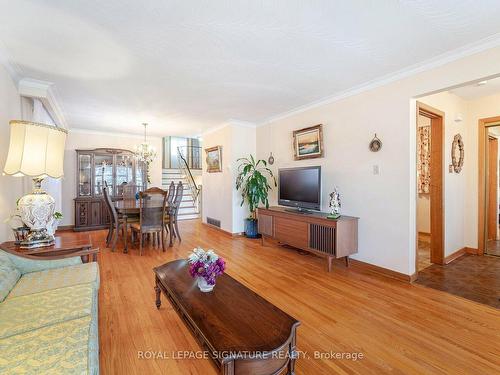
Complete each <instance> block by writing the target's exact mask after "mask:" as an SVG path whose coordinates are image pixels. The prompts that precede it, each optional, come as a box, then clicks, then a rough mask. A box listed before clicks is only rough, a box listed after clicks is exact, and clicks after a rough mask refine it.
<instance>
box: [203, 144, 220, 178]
mask: <svg viewBox="0 0 500 375" xmlns="http://www.w3.org/2000/svg"><path fill="white" fill-rule="evenodd" d="M205 152H206V153H207V172H208V173H214V172H222V146H214V147H210V148H206V149H205Z"/></svg>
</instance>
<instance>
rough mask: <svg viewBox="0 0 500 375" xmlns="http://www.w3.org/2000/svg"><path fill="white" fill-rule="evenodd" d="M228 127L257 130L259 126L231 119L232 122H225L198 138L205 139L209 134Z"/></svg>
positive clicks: (209, 129)
mask: <svg viewBox="0 0 500 375" xmlns="http://www.w3.org/2000/svg"><path fill="white" fill-rule="evenodd" d="M226 126H241V127H243V128H254V129H255V128H256V127H257V124H256V123H254V122H250V121H241V120H235V119H230V120H227V121H224V122H223V123H222V124H220V125H216V126H212V127H211V128H208V129H207V130H205V131H204V132H203V133H201V134H200V135H199V136H198V137H203V136H205V135H207V134H210V133H213V132H215V131H217V130H220V129H223V128H225V127H226Z"/></svg>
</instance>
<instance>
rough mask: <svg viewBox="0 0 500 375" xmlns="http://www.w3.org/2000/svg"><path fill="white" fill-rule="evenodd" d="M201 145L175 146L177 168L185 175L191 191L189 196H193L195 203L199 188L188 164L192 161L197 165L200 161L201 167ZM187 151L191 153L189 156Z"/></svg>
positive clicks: (194, 202)
mask: <svg viewBox="0 0 500 375" xmlns="http://www.w3.org/2000/svg"><path fill="white" fill-rule="evenodd" d="M200 150H201V147H193V146H182V147H177V161H178V164H179V169H180V171H181V174H182V175H184V176H185V180H186V181H187V185H188V189H189V191H190V192H191V196H192V198H193V204H196V201H197V199H198V197H199V195H200V191H201V188H200V187H199V186H198V185H197V184H196V181H195V179H194V177H193V174H192V173H191V168H190V167H189V164H191V165H193V164H194V163H193V161H194V162H195V163H196V164H195V165H198V163H200V167H201V159H200V158H199V156H200V152H199V151H200ZM188 153H191V157H188ZM188 159H191V163H189V162H188Z"/></svg>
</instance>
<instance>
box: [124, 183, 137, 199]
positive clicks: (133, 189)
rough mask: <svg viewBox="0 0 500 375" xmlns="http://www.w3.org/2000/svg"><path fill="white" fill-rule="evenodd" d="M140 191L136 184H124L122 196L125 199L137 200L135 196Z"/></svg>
mask: <svg viewBox="0 0 500 375" xmlns="http://www.w3.org/2000/svg"><path fill="white" fill-rule="evenodd" d="M138 191H139V187H138V186H137V185H135V184H123V185H122V196H123V199H135V194H136V193H137V192H138Z"/></svg>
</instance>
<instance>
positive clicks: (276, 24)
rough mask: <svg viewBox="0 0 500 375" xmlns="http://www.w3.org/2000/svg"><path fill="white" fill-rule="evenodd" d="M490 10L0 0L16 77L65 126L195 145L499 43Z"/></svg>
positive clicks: (3, 35)
mask: <svg viewBox="0 0 500 375" xmlns="http://www.w3.org/2000/svg"><path fill="white" fill-rule="evenodd" d="M499 18H500V5H499V3H498V1H497V0H491V1H490V0H482V1H475V0H468V1H457V0H440V1H427V0H400V1H394V0H385V1H383V0H379V1H373V2H368V1H365V0H357V1H356V0H354V1H332V0H310V1H301V0H274V1H250V0H246V1H243V0H213V1H194V0H191V1H190V0H179V1H171V0H148V1H137V0H106V1H99V0H86V1H67V0H45V1H42V0H38V1H35V0H32V1H28V0H16V1H12V0H0V42H1V44H2V45H3V48H4V49H5V52H6V53H7V55H8V56H9V57H10V60H11V62H12V63H13V64H14V66H17V68H18V70H19V73H20V75H21V76H22V77H30V78H35V79H39V80H45V81H49V82H53V83H54V84H55V87H56V89H57V93H58V96H59V99H60V104H61V107H62V109H63V111H64V115H65V117H66V120H67V122H68V124H69V126H70V127H72V128H85V129H98V130H106V131H124V132H129V133H130V132H135V133H141V132H142V127H141V126H140V123H141V122H144V121H146V122H149V123H150V124H151V126H150V132H151V133H154V134H157V135H167V134H168V135H196V134H200V133H202V132H203V131H205V130H207V129H209V128H211V127H214V126H217V125H220V124H221V123H223V122H225V121H227V120H229V119H237V120H240V121H248V122H252V123H259V122H262V121H265V120H266V119H267V118H269V117H272V116H275V115H277V114H280V113H283V112H286V111H289V110H292V109H294V108H297V107H300V106H303V105H307V104H308V103H311V102H314V101H317V100H320V99H322V98H325V97H328V96H332V95H335V94H336V93H341V92H343V91H345V90H348V89H350V88H352V87H355V86H358V85H361V84H363V83H366V82H369V81H371V80H374V79H377V78H380V77H383V76H386V75H389V74H391V73H394V72H396V71H399V70H402V69H404V68H406V67H410V66H414V65H415V64H419V63H423V62H425V61H427V60H429V59H431V58H433V57H435V56H437V55H440V54H443V53H446V52H449V51H452V50H455V49H457V48H460V47H462V46H465V45H468V44H471V43H475V42H477V41H479V40H481V39H483V38H486V37H489V36H492V35H493V34H495V33H497V32H498V19H499Z"/></svg>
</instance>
